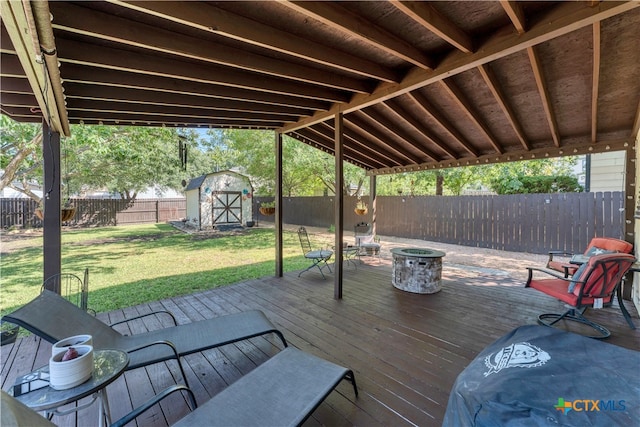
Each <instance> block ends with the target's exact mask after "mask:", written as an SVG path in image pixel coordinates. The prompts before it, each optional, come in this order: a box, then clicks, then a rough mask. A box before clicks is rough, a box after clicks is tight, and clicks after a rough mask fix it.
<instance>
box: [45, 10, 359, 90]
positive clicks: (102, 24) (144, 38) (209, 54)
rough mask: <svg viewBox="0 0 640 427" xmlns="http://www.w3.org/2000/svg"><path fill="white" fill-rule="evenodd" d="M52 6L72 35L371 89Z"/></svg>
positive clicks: (198, 41)
mask: <svg viewBox="0 0 640 427" xmlns="http://www.w3.org/2000/svg"><path fill="white" fill-rule="evenodd" d="M52 5H53V6H54V8H53V9H54V12H55V15H54V16H55V20H54V23H53V27H54V28H56V29H59V30H64V31H67V32H70V33H75V34H82V35H84V36H89V37H93V38H95V39H98V40H107V41H109V42H115V43H120V44H122V45H125V46H132V47H136V48H142V49H146V50H150V51H152V52H154V51H155V52H161V53H168V54H171V55H175V56H178V57H180V56H182V57H184V58H190V59H196V60H200V61H204V62H210V63H213V64H219V65H224V66H227V67H232V68H237V69H240V70H245V71H252V72H259V73H262V74H265V75H267V76H275V77H283V78H287V79H292V80H297V81H301V82H305V83H313V84H318V85H322V86H326V87H332V88H335V89H342V90H349V91H353V92H360V93H367V92H369V91H370V89H371V88H370V87H369V86H368V85H367V84H366V82H363V81H362V80H358V79H355V78H350V77H347V76H338V75H336V74H331V73H326V72H322V71H321V70H318V69H317V68H312V67H309V66H305V65H301V64H294V63H290V62H284V61H281V60H276V59H272V58H269V57H266V56H263V55H257V54H253V53H250V52H243V51H240V50H238V49H234V48H230V47H227V46H224V45H221V44H220V43H214V42H212V41H206V40H202V39H198V38H196V37H193V36H186V35H181V34H179V33H176V32H175V31H170V30H166V29H162V28H158V27H154V26H151V25H145V24H141V23H137V22H135V21H131V20H128V19H124V18H119V17H114V16H112V15H108V14H106V13H103V12H99V11H95V10H91V9H88V8H85V7H80V6H75V5H73V4H72V3H67V4H65V5H64V7H63V8H58V9H56V8H55V2H54V3H52Z"/></svg>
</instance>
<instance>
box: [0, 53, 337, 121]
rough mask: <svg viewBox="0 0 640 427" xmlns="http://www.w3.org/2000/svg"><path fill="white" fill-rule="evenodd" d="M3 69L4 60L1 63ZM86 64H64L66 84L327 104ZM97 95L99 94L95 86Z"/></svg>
mask: <svg viewBox="0 0 640 427" xmlns="http://www.w3.org/2000/svg"><path fill="white" fill-rule="evenodd" d="M2 66H3V68H4V63H3V64H2ZM89 68H90V66H88V65H79V64H65V65H64V78H65V85H66V84H69V83H77V84H86V85H97V86H96V87H98V86H100V85H102V86H103V87H104V91H105V92H108V91H110V90H111V89H112V88H114V87H122V88H130V89H135V90H140V91H151V92H152V93H157V92H167V93H182V94H185V95H189V96H198V97H203V98H205V99H207V98H216V99H228V100H235V101H246V102H256V103H262V104H268V105H280V106H291V107H293V108H304V109H311V110H315V111H317V110H325V109H326V108H327V107H328V105H329V104H328V103H327V102H325V101H319V100H315V99H309V98H299V97H295V96H290V95H282V94H276V93H268V92H260V91H256V90H250V89H239V88H231V87H227V86H220V85H214V84H209V83H202V82H194V81H186V80H178V79H172V78H167V77H163V76H153V75H144V74H141V73H131V72H127V71H114V70H108V69H106V68H91V69H89ZM93 90H94V91H96V92H95V93H96V95H97V94H98V93H99V92H98V91H97V89H95V88H94V89H93Z"/></svg>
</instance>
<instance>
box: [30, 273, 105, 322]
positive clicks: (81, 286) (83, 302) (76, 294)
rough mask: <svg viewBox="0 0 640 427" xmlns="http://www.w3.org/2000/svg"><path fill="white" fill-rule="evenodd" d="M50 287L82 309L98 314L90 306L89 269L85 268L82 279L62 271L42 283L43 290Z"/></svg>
mask: <svg viewBox="0 0 640 427" xmlns="http://www.w3.org/2000/svg"><path fill="white" fill-rule="evenodd" d="M45 289H49V290H52V291H54V292H57V293H60V295H62V297H63V298H65V299H66V300H67V301H69V302H70V303H72V304H75V305H77V306H78V307H80V308H81V309H82V310H84V311H86V312H88V313H91V314H93V315H94V316H95V315H96V312H95V310H93V309H90V308H89V269H88V268H85V269H84V278H83V279H80V277H78V276H77V275H75V274H73V273H60V274H54V275H53V276H50V277H48V278H47V279H46V280H45V281H44V282H43V283H42V290H45Z"/></svg>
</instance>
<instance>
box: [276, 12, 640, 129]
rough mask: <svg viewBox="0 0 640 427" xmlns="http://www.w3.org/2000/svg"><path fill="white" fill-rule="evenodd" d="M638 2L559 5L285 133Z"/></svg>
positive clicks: (610, 14) (479, 63)
mask: <svg viewBox="0 0 640 427" xmlns="http://www.w3.org/2000/svg"><path fill="white" fill-rule="evenodd" d="M637 6H638V4H637V2H632V1H629V2H623V3H618V2H616V3H614V2H603V3H601V4H600V6H599V7H597V8H590V7H588V6H585V4H583V3H576V2H565V3H562V2H561V3H560V4H559V5H558V6H557V7H556V8H555V9H553V10H552V11H551V12H550V13H549V14H548V15H547V16H546V18H545V20H544V21H543V22H537V23H535V24H532V25H531V27H530V28H529V30H528V31H527V32H525V33H524V34H498V35H495V36H492V37H489V38H488V39H487V40H486V41H485V42H484V43H483V44H482V46H478V48H477V49H476V50H475V51H474V52H473V53H471V54H465V53H463V52H454V53H452V54H451V55H449V56H447V57H446V58H445V59H444V60H443V61H442V62H441V63H440V64H439V65H438V67H437V68H436V69H435V70H433V71H428V70H423V69H419V68H414V69H412V70H411V71H410V72H409V73H407V75H406V76H405V78H404V79H402V81H401V82H400V83H382V84H380V85H379V86H378V88H376V90H374V91H373V92H372V93H371V94H369V95H362V94H359V95H356V96H354V97H353V98H352V99H351V100H350V101H349V102H347V103H340V104H334V105H333V106H332V107H331V108H330V109H329V110H328V111H322V112H318V113H316V114H314V115H313V116H312V117H309V118H305V119H301V120H299V121H298V122H297V123H295V124H293V125H289V126H284V127H283V128H282V131H283V132H289V131H291V130H294V129H298V128H301V127H305V126H309V125H312V124H314V123H319V122H322V121H325V120H327V119H329V118H331V117H333V116H334V115H335V113H336V111H343V112H345V113H349V112H352V111H357V110H360V109H362V108H365V107H367V106H370V105H373V104H376V103H378V102H382V101H385V100H387V99H391V98H394V97H396V96H398V95H402V94H405V93H407V92H411V91H413V90H416V89H419V88H421V87H424V86H427V85H430V84H432V83H435V82H438V81H440V80H443V79H445V78H447V77H450V76H452V75H456V74H460V73H462V72H464V71H468V70H470V69H472V68H475V67H478V66H479V65H482V64H486V63H488V62H491V61H494V60H497V59H500V58H504V57H506V56H508V55H511V54H513V53H515V52H519V51H521V50H523V49H527V48H528V47H530V46H535V45H537V44H540V43H543V42H545V41H548V40H551V39H553V38H556V37H559V36H561V35H564V34H568V33H570V32H572V31H575V30H577V29H580V28H583V27H585V26H589V25H592V24H593V23H594V22H597V21H601V20H603V19H607V18H609V17H611V16H615V15H617V14H620V13H623V12H625V11H628V10H631V9H633V8H635V7H637Z"/></svg>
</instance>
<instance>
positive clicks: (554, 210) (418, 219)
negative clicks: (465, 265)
mask: <svg viewBox="0 0 640 427" xmlns="http://www.w3.org/2000/svg"><path fill="white" fill-rule="evenodd" d="M272 199H273V198H271V199H266V200H272ZM624 199H625V197H624V193H623V192H604V193H553V194H517V195H508V196H457V197H454V196H416V197H410V196H406V197H401V196H385V197H378V202H377V218H376V226H377V232H378V234H381V235H387V236H396V237H406V238H411V239H422V240H428V241H435V242H443V243H451V244H456V245H464V246H476V247H482V248H491V249H500V250H507V251H514V252H529V253H540V254H542V253H547V252H548V251H549V250H550V249H557V250H566V251H569V252H582V251H584V249H585V248H586V247H587V244H588V243H589V241H590V240H591V238H593V237H595V236H607V237H616V238H619V239H624V201H625V200H624ZM260 200H264V198H256V200H255V202H258V201H260ZM362 200H363V201H364V202H365V203H367V204H368V205H370V203H369V199H368V197H363V198H362ZM0 202H1V207H2V216H1V226H2V227H3V228H9V227H41V226H42V222H41V221H40V220H38V219H37V218H36V217H35V215H34V213H33V212H34V210H35V209H36V207H37V205H36V203H35V202H33V201H31V200H26V199H0ZM333 202H334V198H333V197H295V198H285V199H284V200H283V220H284V222H285V223H287V224H296V225H306V226H312V227H326V228H329V227H330V226H331V225H332V224H333V223H334V221H333V219H334V218H333V215H334V213H333ZM356 202H357V199H356V198H355V197H348V198H346V199H345V203H344V205H345V211H344V212H345V215H344V219H345V230H346V233H345V238H346V239H347V240H350V239H351V238H352V230H353V226H354V225H355V224H356V223H358V222H360V221H367V222H370V221H371V206H369V213H368V214H367V215H364V216H358V215H356V214H355V213H354V208H355V205H356ZM71 204H72V205H74V206H76V208H77V210H76V214H75V217H74V218H73V220H71V221H69V222H68V223H66V224H68V225H75V226H81V227H86V226H106V225H121V224H137V223H155V222H165V221H168V220H177V219H180V218H183V217H185V216H186V201H185V199H157V200H156V199H152V200H147V199H141V200H136V201H135V202H133V203H131V204H127V203H126V202H124V201H121V200H111V199H72V200H71ZM254 216H255V217H256V219H258V220H259V221H266V222H271V221H273V218H274V217H273V216H270V217H267V216H263V215H261V214H260V213H259V212H258V209H254Z"/></svg>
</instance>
